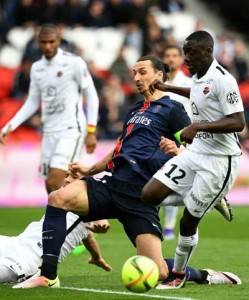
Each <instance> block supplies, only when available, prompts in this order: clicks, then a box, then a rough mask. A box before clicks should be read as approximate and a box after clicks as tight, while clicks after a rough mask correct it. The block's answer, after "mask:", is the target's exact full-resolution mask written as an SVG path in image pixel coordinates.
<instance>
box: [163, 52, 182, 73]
mask: <svg viewBox="0 0 249 300" xmlns="http://www.w3.org/2000/svg"><path fill="white" fill-rule="evenodd" d="M163 62H164V63H165V64H167V65H169V66H170V69H171V70H172V71H177V70H179V69H180V68H181V66H182V64H183V58H182V56H181V53H180V52H179V49H176V48H170V49H167V50H165V52H164V56H163Z"/></svg>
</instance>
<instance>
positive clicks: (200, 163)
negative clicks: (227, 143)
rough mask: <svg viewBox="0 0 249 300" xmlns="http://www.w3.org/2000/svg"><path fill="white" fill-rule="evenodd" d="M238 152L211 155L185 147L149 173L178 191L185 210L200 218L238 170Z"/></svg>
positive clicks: (223, 194)
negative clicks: (152, 172)
mask: <svg viewBox="0 0 249 300" xmlns="http://www.w3.org/2000/svg"><path fill="white" fill-rule="evenodd" d="M240 160H241V156H214V155H204V154H200V153H196V152H193V151H190V150H186V151H184V152H182V153H181V154H179V155H178V156H175V157H173V158H172V159H170V160H169V161H167V162H166V164H165V165H164V166H163V167H162V168H161V169H160V170H159V171H157V172H156V173H155V175H154V176H153V177H154V178H156V179H157V180H159V181H161V182H162V183H163V184H164V185H166V186H168V187H169V188H170V189H172V190H173V191H175V192H176V193H178V194H180V195H181V196H182V197H183V202H184V205H185V206H186V208H187V209H188V211H189V212H190V213H191V214H192V215H193V216H195V217H197V218H201V217H203V216H204V215H205V214H206V213H207V212H209V211H210V210H212V208H213V207H214V206H215V205H216V204H217V203H218V202H219V201H220V200H221V199H222V198H224V197H225V196H226V194H227V193H228V192H229V190H230V189H231V188H232V186H233V184H234V181H235V179H236V177H237V175H238V172H239V165H240Z"/></svg>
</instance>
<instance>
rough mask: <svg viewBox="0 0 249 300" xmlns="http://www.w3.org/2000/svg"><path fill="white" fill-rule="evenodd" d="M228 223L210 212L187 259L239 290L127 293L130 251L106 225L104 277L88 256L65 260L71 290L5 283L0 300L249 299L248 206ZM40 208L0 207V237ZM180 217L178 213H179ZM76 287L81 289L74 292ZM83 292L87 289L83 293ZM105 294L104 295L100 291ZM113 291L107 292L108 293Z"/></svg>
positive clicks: (65, 282) (168, 253) (167, 248)
mask: <svg viewBox="0 0 249 300" xmlns="http://www.w3.org/2000/svg"><path fill="white" fill-rule="evenodd" d="M233 212H234V217H235V218H234V220H233V221H232V223H228V222H226V221H225V220H224V219H223V218H222V217H221V216H220V215H219V213H218V212H216V211H214V212H212V213H210V214H209V215H208V216H207V217H205V218H204V220H202V222H201V225H200V227H199V233H200V241H199V246H198V248H197V250H196V252H195V254H194V256H193V257H192V260H191V264H190V265H191V266H194V267H196V268H213V269H216V270H223V271H231V272H234V273H236V274H238V275H239V276H240V278H241V279H242V282H243V284H242V285H241V286H228V285H210V286H209V285H197V284H194V283H188V284H187V285H186V287H185V288H183V289H180V290H174V291H158V290H152V291H149V292H148V293H145V294H129V292H128V291H127V290H126V289H125V288H124V287H123V286H122V284H121V281H120V271H121V268H122V265H123V263H124V261H125V260H126V259H127V258H128V257H130V256H132V255H134V254H135V249H134V248H133V246H132V245H131V243H130V242H129V240H128V239H127V237H126V236H125V234H124V233H123V230H122V227H121V225H120V224H119V223H118V222H117V221H114V220H111V221H110V222H111V229H110V231H109V233H107V234H103V235H101V234H98V235H97V237H96V238H97V239H98V242H99V244H100V247H101V250H102V253H103V257H104V258H105V259H106V261H107V262H109V263H110V264H111V265H112V267H113V271H112V272H111V273H108V272H105V271H103V270H101V269H99V268H97V267H95V266H92V265H88V264H87V259H88V256H89V255H88V254H87V252H84V253H83V254H81V255H70V256H69V257H68V258H67V259H66V260H65V261H64V262H62V263H61V264H60V266H59V277H60V280H61V286H62V287H71V288H74V289H73V290H71V289H64V288H63V289H42V288H38V289H30V290H13V289H11V286H10V285H9V284H0V299H4V300H5V299H18V300H24V299H25V300H26V299H32V300H33V299H34V300H36V299H65V300H66V299H72V300H73V299H86V300H88V299H89V300H90V299H91V300H94V299H98V300H103V299H108V300H114V299H115V300H117V299H118V300H122V299H156V298H160V299H178V300H190V299H192V300H200V299H201V300H211V299H212V300H234V299H236V300H244V299H245V300H247V299H248V298H249V296H248V295H249V276H248V252H249V239H248V229H247V224H248V215H249V207H234V208H233ZM43 213H44V208H1V209H0V233H1V234H4V235H15V234H18V233H20V232H21V231H22V230H23V229H24V228H25V227H26V226H27V225H28V223H29V222H31V221H33V220H38V219H39V218H40V217H41V215H42V214H43ZM179 215H181V212H180V213H179ZM175 246H176V240H174V241H168V242H165V241H164V242H163V252H164V256H165V257H172V256H173V254H174V249H175ZM76 288H81V289H83V290H76ZM88 289H91V291H89V290H88ZM104 290H105V291H107V293H105V292H104ZM111 292H113V293H111Z"/></svg>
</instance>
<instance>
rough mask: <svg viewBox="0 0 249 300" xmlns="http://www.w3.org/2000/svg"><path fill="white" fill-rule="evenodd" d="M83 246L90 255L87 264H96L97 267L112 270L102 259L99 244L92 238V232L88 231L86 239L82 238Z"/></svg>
mask: <svg viewBox="0 0 249 300" xmlns="http://www.w3.org/2000/svg"><path fill="white" fill-rule="evenodd" d="M82 242H83V244H84V246H85V247H86V249H87V250H88V252H89V253H90V254H91V257H89V259H88V263H89V264H93V265H96V266H97V267H100V268H102V269H104V270H106V271H108V272H111V271H112V267H111V266H110V265H108V264H107V263H106V261H105V260H104V259H103V257H102V255H101V252H100V249H99V245H98V242H97V240H96V239H95V238H94V236H93V233H90V234H89V235H88V237H87V239H84V240H82Z"/></svg>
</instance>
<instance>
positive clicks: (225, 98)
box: [142, 31, 245, 289]
mask: <svg viewBox="0 0 249 300" xmlns="http://www.w3.org/2000/svg"><path fill="white" fill-rule="evenodd" d="M213 46H214V41H213V38H212V37H211V35H210V34H209V33H208V32H206V31H196V32H194V33H192V34H191V35H190V36H189V37H188V38H187V39H186V40H185V43H184V47H183V50H184V54H185V62H186V64H187V66H188V68H189V70H190V72H191V74H192V75H193V85H192V86H191V89H186V88H177V87H172V86H167V85H165V84H163V83H161V82H159V81H155V82H154V83H153V84H152V86H151V87H150V90H151V91H152V92H153V91H155V89H159V90H163V91H171V92H176V93H179V94H181V95H185V96H189V97H190V100H191V106H192V124H191V125H189V126H188V127H186V128H184V129H183V130H182V133H181V134H180V138H181V139H182V140H183V141H184V142H186V143H188V144H191V145H189V146H188V147H187V149H186V151H184V152H182V153H180V154H178V155H177V156H175V157H173V158H172V159H171V160H169V161H168V162H166V164H165V165H164V166H163V168H161V169H160V170H159V171H158V172H156V174H155V175H154V176H153V178H152V179H151V180H150V181H149V182H148V183H147V184H146V185H145V187H144V188H143V191H142V200H143V201H144V202H145V203H147V204H150V205H158V204H160V203H161V202H162V201H163V200H164V199H165V197H167V196H169V195H170V194H172V193H174V192H176V193H178V194H180V195H181V196H183V200H184V205H185V210H184V213H183V216H182V218H181V220H180V234H179V240H178V245H177V248H176V252H175V261H174V268H173V269H172V271H171V272H170V274H169V276H168V278H166V280H165V281H164V282H163V284H162V288H165V289H174V288H181V287H183V286H184V285H185V281H186V273H185V268H186V265H187V263H188V262H189V260H190V258H191V256H192V254H193V252H194V250H195V248H196V247H197V244H198V238H199V235H198V229H197V228H198V224H199V222H200V220H201V219H202V218H203V216H204V215H205V214H206V213H207V212H209V211H210V210H212V208H213V207H214V206H215V205H216V204H217V203H218V202H219V201H220V200H221V199H222V198H223V197H225V195H226V194H227V193H228V192H229V191H230V189H231V188H232V186H233V184H234V181H235V179H236V176H237V175H238V172H239V164H240V159H241V154H242V153H241V148H240V145H239V140H238V136H237V132H239V131H242V130H243V128H244V126H245V119H244V108H243V103H242V100H241V97H240V94H239V88H238V84H237V82H236V80H235V78H234V77H233V76H232V75H231V74H230V73H229V72H228V71H227V70H225V69H224V68H222V66H220V65H219V64H218V62H217V61H216V60H215V58H214V57H213Z"/></svg>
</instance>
